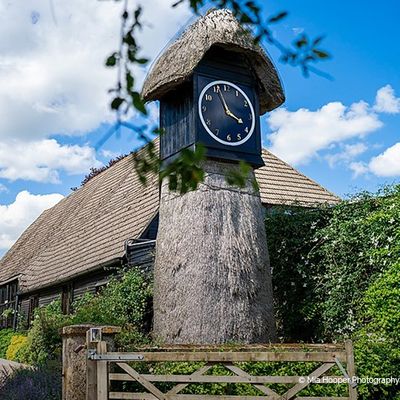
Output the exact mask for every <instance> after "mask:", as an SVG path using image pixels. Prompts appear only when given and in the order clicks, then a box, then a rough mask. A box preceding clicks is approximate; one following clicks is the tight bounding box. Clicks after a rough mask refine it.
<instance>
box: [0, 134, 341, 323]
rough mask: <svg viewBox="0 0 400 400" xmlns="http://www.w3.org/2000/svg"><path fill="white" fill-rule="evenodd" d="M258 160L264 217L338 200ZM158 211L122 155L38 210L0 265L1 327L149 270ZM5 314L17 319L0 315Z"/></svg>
mask: <svg viewBox="0 0 400 400" xmlns="http://www.w3.org/2000/svg"><path fill="white" fill-rule="evenodd" d="M156 143H157V146H158V142H157V141H156ZM140 151H141V150H139V152H140ZM142 151H143V150H142ZM262 158H263V161H264V163H265V165H264V166H263V167H261V168H259V169H257V170H256V179H257V182H258V185H259V188H260V196H261V200H262V203H263V206H264V207H265V209H266V210H267V211H268V210H269V211H270V210H273V209H274V208H275V207H282V206H288V205H293V204H296V205H298V206H301V207H313V206H316V205H320V204H323V203H328V204H334V203H337V202H338V201H339V198H338V197H337V196H335V195H334V194H332V193H330V192H329V191H328V190H326V189H325V188H323V187H322V186H321V185H319V184H318V183H316V182H314V181H313V180H311V179H310V178H308V177H306V176H304V175H303V174H301V173H300V172H298V171H297V170H295V169H294V168H292V167H291V166H290V165H288V164H286V163H285V162H283V161H282V160H280V159H279V158H278V157H276V156H275V155H273V154H272V153H270V152H269V151H268V150H266V149H263V151H262ZM158 207H159V182H158V177H157V176H154V175H149V176H148V183H147V185H146V186H143V185H142V183H141V182H140V180H139V178H138V176H137V174H136V172H135V170H134V163H133V155H128V156H126V157H124V158H122V159H121V160H119V161H118V162H116V163H115V164H113V165H112V166H111V167H109V168H108V169H106V170H104V171H102V172H101V173H99V174H98V175H96V176H94V177H93V178H92V179H90V180H89V181H88V182H86V183H85V184H84V185H83V186H82V187H80V188H79V189H77V190H75V191H73V192H72V193H71V194H69V195H68V196H66V197H65V198H64V199H63V200H62V201H60V202H59V203H58V204H56V205H55V206H54V207H52V208H50V209H48V210H46V211H44V212H43V213H42V214H41V215H40V216H39V218H37V220H36V221H35V222H33V224H32V225H30V226H29V227H28V228H27V229H26V230H25V232H23V234H22V235H21V236H20V238H19V239H18V240H17V241H16V243H15V244H14V245H13V246H12V247H11V249H10V250H9V251H8V252H7V253H6V254H5V255H4V256H3V258H2V259H1V260H0V315H2V317H1V327H16V325H17V323H18V318H17V316H18V315H22V316H24V320H25V319H27V320H28V321H30V320H31V318H32V315H33V311H34V309H35V308H36V307H40V306H45V305H47V304H49V303H50V302H52V301H53V300H55V299H61V300H62V308H63V312H65V313H68V312H69V309H70V306H71V304H72V302H73V301H74V300H76V299H78V298H79V297H80V296H82V295H83V294H84V293H85V292H90V293H96V292H97V291H98V290H99V289H100V288H101V287H102V286H103V285H105V284H106V283H107V281H108V279H109V278H110V276H111V275H112V274H113V273H115V271H116V270H117V269H118V268H119V267H120V266H122V265H123V266H128V267H140V268H146V269H150V268H152V265H153V262H154V249H155V246H156V243H157V242H156V239H157V229H158ZM7 309H11V310H13V311H15V310H18V311H19V313H16V312H13V313H11V312H8V313H5V314H4V315H3V313H4V311H6V310H7Z"/></svg>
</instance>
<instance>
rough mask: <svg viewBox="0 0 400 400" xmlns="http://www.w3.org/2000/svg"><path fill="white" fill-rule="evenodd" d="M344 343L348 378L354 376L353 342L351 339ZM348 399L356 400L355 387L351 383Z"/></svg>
mask: <svg viewBox="0 0 400 400" xmlns="http://www.w3.org/2000/svg"><path fill="white" fill-rule="evenodd" d="M344 344H345V348H346V364H347V365H346V367H347V373H348V374H349V376H350V378H353V377H354V376H356V367H355V365H354V352H353V342H352V341H351V340H346V341H345V343H344ZM349 399H350V400H357V389H356V388H355V387H353V386H351V384H349Z"/></svg>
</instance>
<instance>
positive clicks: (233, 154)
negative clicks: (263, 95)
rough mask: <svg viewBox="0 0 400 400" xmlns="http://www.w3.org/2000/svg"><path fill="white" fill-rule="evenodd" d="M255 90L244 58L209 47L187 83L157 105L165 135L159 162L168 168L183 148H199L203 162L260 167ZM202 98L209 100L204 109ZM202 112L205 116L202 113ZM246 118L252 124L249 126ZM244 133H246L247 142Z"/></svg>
mask: <svg viewBox="0 0 400 400" xmlns="http://www.w3.org/2000/svg"><path fill="white" fill-rule="evenodd" d="M213 82H224V83H221V84H220V85H219V84H218V83H216V84H213ZM224 85H226V86H227V87H224ZM217 86H219V89H218V88H217ZM228 86H229V87H228ZM207 87H208V89H207ZM256 88H257V85H256V77H255V75H254V73H253V71H252V69H251V67H250V64H249V62H248V61H247V59H246V56H244V55H243V54H242V53H238V52H235V51H227V50H224V49H222V48H219V47H217V46H214V47H212V48H211V49H210V50H209V51H208V52H207V53H206V55H205V56H204V57H203V59H202V60H201V62H200V63H199V64H198V66H197V67H196V69H195V71H194V74H193V78H192V80H191V81H190V82H187V83H186V84H184V85H182V86H180V87H179V88H177V89H175V90H174V91H172V92H169V93H168V95H167V96H164V98H162V99H161V100H160V127H161V128H162V129H163V131H164V133H163V134H162V135H161V140H160V156H161V159H162V160H164V162H165V163H168V161H169V160H172V159H174V158H175V157H177V154H178V153H179V151H180V150H182V149H183V148H187V147H189V148H194V147H195V146H196V145H197V144H198V143H202V144H203V145H205V147H206V149H207V157H208V158H212V159H217V160H226V161H232V162H238V161H240V160H244V161H246V162H248V163H249V164H251V165H252V166H253V167H255V168H257V167H260V166H262V165H264V162H263V160H262V157H261V135H260V113H259V109H260V107H259V101H258V93H257V89H256ZM205 90H206V91H205ZM218 90H219V91H220V92H219V91H218ZM224 90H225V91H224ZM231 90H232V91H234V92H230V91H231ZM228 91H229V93H228ZM212 93H214V96H212ZM232 93H234V94H235V95H233V94H232ZM236 94H237V96H236ZM201 95H203V96H202V97H201ZM206 95H207V96H209V97H212V101H209V102H208V101H207V104H206V103H205V96H206ZM200 97H201V98H200ZM204 106H207V110H205V111H204V112H202V107H203V109H204ZM227 109H228V111H229V113H228V114H227ZM247 109H248V113H247ZM251 114H252V115H251ZM250 115H251V118H254V121H250V120H249V118H250ZM240 121H242V122H240ZM246 128H248V131H249V132H250V130H251V132H250V134H249V135H248V137H247V136H246V135H247V134H246V131H245V130H246Z"/></svg>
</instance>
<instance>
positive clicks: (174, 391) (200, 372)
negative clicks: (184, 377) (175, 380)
mask: <svg viewBox="0 0 400 400" xmlns="http://www.w3.org/2000/svg"><path fill="white" fill-rule="evenodd" d="M211 367H212V364H207V365H204V366H203V367H201V368H200V369H198V370H197V371H195V372H193V374H191V375H190V376H191V377H193V378H195V377H197V376H202V375H203V374H204V373H205V372H207V371H208V370H209V369H210V368H211ZM187 386H188V384H187V383H181V384H179V385H176V386H175V387H173V388H172V389H171V390H169V391H168V392H167V395H172V394H178V393H179V392H180V391H181V390H183V389H185V387H187Z"/></svg>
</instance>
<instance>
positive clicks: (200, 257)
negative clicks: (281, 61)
mask: <svg viewBox="0 0 400 400" xmlns="http://www.w3.org/2000/svg"><path fill="white" fill-rule="evenodd" d="M142 95H143V98H144V99H145V100H147V101H150V100H160V127H161V128H162V129H163V131H164V132H163V134H162V135H161V137H160V157H161V159H162V160H163V163H164V165H166V164H168V163H169V162H170V161H171V160H173V159H174V158H176V157H178V155H179V152H180V151H181V150H182V149H184V148H190V149H195V148H196V146H197V145H198V144H199V143H201V144H202V145H204V146H205V148H206V157H207V158H206V160H205V161H204V162H203V164H202V168H203V169H204V171H205V180H204V182H203V183H202V184H200V185H199V187H198V189H197V190H195V191H192V192H189V193H186V194H184V195H179V194H177V193H174V192H170V191H169V189H168V182H163V184H162V186H161V189H160V190H161V193H160V211H159V212H160V219H159V229H158V236H157V246H156V261H155V269H154V335H155V336H156V337H157V338H159V339H160V340H162V341H163V342H166V343H225V342H232V341H234V342H244V343H256V342H268V341H273V340H274V339H275V320H274V314H273V297H272V284H271V272H270V265H269V257H268V249H267V241H266V234H265V226H264V209H263V206H262V204H261V200H260V197H259V193H258V192H257V191H256V190H255V189H254V187H253V185H252V182H253V180H254V179H255V177H254V173H253V172H252V173H251V174H249V176H248V180H247V183H246V185H245V187H244V188H237V187H234V186H230V185H229V184H228V183H227V182H226V180H225V176H226V174H227V173H229V172H232V171H234V170H235V169H237V168H238V162H239V161H240V160H244V161H246V162H247V163H249V164H250V165H252V166H253V169H256V168H258V167H260V166H262V165H263V159H262V157H261V135H260V115H262V114H264V113H265V112H266V111H269V110H272V109H274V108H276V107H277V106H279V105H280V104H282V103H283V101H284V94H283V91H282V87H281V83H280V80H279V77H278V75H277V72H276V70H275V68H274V66H273V65H272V63H271V61H270V59H269V58H268V56H267V55H266V53H265V52H264V50H263V49H262V48H261V47H260V46H259V45H257V44H256V43H255V42H254V39H253V37H252V36H251V35H250V34H249V33H248V32H247V31H246V30H245V29H244V28H243V27H242V26H241V25H240V23H239V22H238V21H237V20H236V19H235V18H234V16H233V15H232V13H231V12H230V11H228V10H213V11H211V12H209V13H207V14H206V15H205V16H204V17H202V18H200V19H199V20H197V21H196V22H195V23H194V24H193V25H192V26H191V27H189V28H188V29H187V30H186V31H185V32H184V33H183V34H182V36H181V37H180V38H179V39H178V40H177V41H176V42H174V43H173V44H172V45H171V46H170V47H169V48H168V49H167V50H166V51H165V52H164V53H163V54H162V55H161V56H160V57H159V59H158V60H157V61H156V63H155V64H154V66H153V68H152V70H151V71H150V73H149V75H148V77H147V78H146V81H145V83H144V86H143V91H142Z"/></svg>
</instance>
